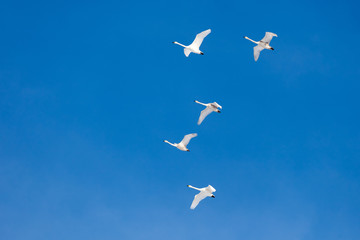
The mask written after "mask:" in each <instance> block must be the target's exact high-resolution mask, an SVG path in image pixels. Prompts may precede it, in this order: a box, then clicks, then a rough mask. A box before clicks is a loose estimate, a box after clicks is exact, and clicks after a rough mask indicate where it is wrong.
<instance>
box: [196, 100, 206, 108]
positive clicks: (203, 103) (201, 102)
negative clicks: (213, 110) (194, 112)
mask: <svg viewBox="0 0 360 240" xmlns="http://www.w3.org/2000/svg"><path fill="white" fill-rule="evenodd" d="M195 102H196V103H198V104H201V105H204V106H206V107H207V104H205V103H202V102H199V101H196V100H195Z"/></svg>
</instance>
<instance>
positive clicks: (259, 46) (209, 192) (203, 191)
mask: <svg viewBox="0 0 360 240" xmlns="http://www.w3.org/2000/svg"><path fill="white" fill-rule="evenodd" d="M210 33H211V29H208V30H205V31H203V32H201V33H199V34H197V35H196V37H195V40H194V41H193V42H192V43H191V44H190V45H188V46H185V45H183V44H181V43H178V42H173V43H174V44H177V45H180V46H182V47H183V48H184V54H185V56H186V57H188V56H189V55H190V53H196V54H200V55H204V53H203V52H202V51H200V45H201V44H202V42H203V40H204V38H205V37H206V36H207V35H209V34H210ZM273 37H277V35H276V34H275V33H271V32H266V34H265V37H264V38H263V39H261V40H260V41H258V42H257V41H254V40H252V39H250V38H248V37H244V38H245V39H247V40H249V41H251V42H253V43H255V44H256V46H255V47H254V59H255V61H257V60H258V59H259V56H260V52H261V51H262V50H264V49H269V50H274V48H273V47H271V46H270V41H271V39H272V38H273ZM195 102H196V103H198V104H201V105H204V106H205V107H206V108H205V109H204V110H202V111H201V113H200V117H199V120H198V123H197V124H198V125H200V124H201V123H202V122H203V121H204V119H205V118H206V117H207V116H208V115H209V114H210V113H212V112H218V113H220V110H219V109H222V107H221V106H220V105H219V104H218V103H217V102H213V103H201V102H199V101H197V100H195ZM196 136H197V133H191V134H188V135H185V136H184V138H183V140H181V142H180V143H170V142H169V141H167V140H164V142H166V143H168V144H170V145H171V146H174V147H176V148H178V149H179V150H181V151H186V152H190V150H189V149H188V148H187V145H188V144H189V142H190V140H191V139H192V138H194V137H196ZM187 186H188V187H189V188H193V189H195V190H198V191H200V193H198V194H197V195H195V197H194V200H193V202H192V204H191V206H190V208H191V209H195V208H196V206H197V205H198V204H199V202H200V201H201V200H203V199H204V198H206V197H212V198H215V195H214V194H213V192H215V191H216V189H215V188H214V187H212V186H211V185H209V186H207V187H204V188H196V187H193V186H191V185H187Z"/></svg>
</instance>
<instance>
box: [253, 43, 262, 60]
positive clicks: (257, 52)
mask: <svg viewBox="0 0 360 240" xmlns="http://www.w3.org/2000/svg"><path fill="white" fill-rule="evenodd" d="M262 50H264V48H263V47H260V46H259V45H257V46H255V47H254V59H255V62H256V61H257V60H258V58H259V56H260V52H261V51H262Z"/></svg>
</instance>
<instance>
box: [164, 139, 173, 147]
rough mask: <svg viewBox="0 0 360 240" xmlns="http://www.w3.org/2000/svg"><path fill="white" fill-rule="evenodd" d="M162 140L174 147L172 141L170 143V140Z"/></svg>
mask: <svg viewBox="0 0 360 240" xmlns="http://www.w3.org/2000/svg"><path fill="white" fill-rule="evenodd" d="M164 142H166V143H168V144H170V145H171V146H174V147H176V145H175V144H174V143H171V142H169V141H168V140H165V141H164Z"/></svg>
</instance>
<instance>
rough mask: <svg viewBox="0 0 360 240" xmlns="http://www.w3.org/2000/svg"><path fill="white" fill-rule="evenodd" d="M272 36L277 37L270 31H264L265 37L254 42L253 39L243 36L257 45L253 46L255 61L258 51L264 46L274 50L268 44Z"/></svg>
mask: <svg viewBox="0 0 360 240" xmlns="http://www.w3.org/2000/svg"><path fill="white" fill-rule="evenodd" d="M273 37H277V35H276V34H275V33H271V32H266V34H265V37H264V38H263V39H261V41H260V42H256V41H254V40H251V39H250V38H248V37H244V38H245V39H247V40H249V41H252V42H253V43H256V44H257V46H255V47H254V59H255V62H256V61H257V60H258V58H259V55H260V52H261V51H262V50H264V48H266V49H270V50H274V48H272V47H271V46H270V45H269V44H270V41H271V39H272V38H273Z"/></svg>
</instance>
